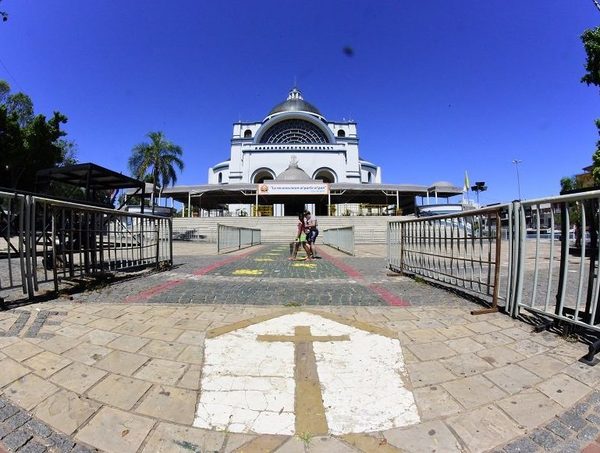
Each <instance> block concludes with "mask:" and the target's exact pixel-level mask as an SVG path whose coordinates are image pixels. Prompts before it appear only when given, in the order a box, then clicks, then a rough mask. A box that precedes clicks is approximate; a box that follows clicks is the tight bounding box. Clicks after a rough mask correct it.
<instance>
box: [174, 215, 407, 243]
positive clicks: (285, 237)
mask: <svg viewBox="0 0 600 453" xmlns="http://www.w3.org/2000/svg"><path fill="white" fill-rule="evenodd" d="M398 218H399V217H385V216H349V217H345V216H343V217H324V216H319V217H318V221H319V231H320V232H321V233H322V232H323V231H324V230H326V229H328V228H339V227H346V226H352V225H354V241H355V243H356V244H382V243H385V242H386V231H387V224H388V222H389V221H393V220H397V219H398ZM297 221H298V219H297V218H296V217H200V218H198V217H192V218H189V217H176V218H173V234H174V237H175V238H176V239H177V237H178V236H179V237H182V238H183V237H185V238H187V239H192V240H194V239H200V240H203V241H207V242H216V241H217V224H222V225H231V226H236V227H243V228H258V229H260V230H261V237H262V242H263V243H282V242H283V243H285V242H290V241H292V240H293V239H294V237H295V235H296V224H297ZM317 242H318V240H317Z"/></svg>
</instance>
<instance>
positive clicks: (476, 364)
mask: <svg viewBox="0 0 600 453" xmlns="http://www.w3.org/2000/svg"><path fill="white" fill-rule="evenodd" d="M441 362H442V363H443V364H444V366H445V367H446V368H448V369H449V370H450V371H452V372H453V373H454V374H455V375H456V376H459V377H461V376H471V375H473V374H477V373H482V372H484V371H488V370H491V369H492V368H493V367H492V366H491V365H490V364H489V363H487V362H486V361H485V360H483V359H482V358H480V357H479V356H477V355H475V354H461V355H457V356H454V357H450V358H449V359H444V360H442V361H441Z"/></svg>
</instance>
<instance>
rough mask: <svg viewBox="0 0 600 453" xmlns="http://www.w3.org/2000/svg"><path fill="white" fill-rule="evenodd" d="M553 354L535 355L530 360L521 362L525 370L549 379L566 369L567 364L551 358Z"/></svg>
mask: <svg viewBox="0 0 600 453" xmlns="http://www.w3.org/2000/svg"><path fill="white" fill-rule="evenodd" d="M551 354H553V353H552V352H549V353H547V354H540V355H534V356H533V357H529V358H528V359H525V360H522V361H521V362H519V365H521V366H522V367H523V368H526V369H528V370H529V371H531V372H533V373H535V374H537V375H538V376H540V377H543V378H549V377H550V376H554V375H555V374H557V373H559V372H561V371H562V370H563V369H564V368H565V362H563V361H562V360H558V359H555V358H554V357H551Z"/></svg>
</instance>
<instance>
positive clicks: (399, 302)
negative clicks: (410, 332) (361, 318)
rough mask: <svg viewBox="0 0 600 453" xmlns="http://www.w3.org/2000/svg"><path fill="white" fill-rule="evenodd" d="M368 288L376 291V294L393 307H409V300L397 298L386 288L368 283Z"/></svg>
mask: <svg viewBox="0 0 600 453" xmlns="http://www.w3.org/2000/svg"><path fill="white" fill-rule="evenodd" d="M368 288H369V289H370V290H372V291H374V292H375V293H377V295H378V296H379V297H381V298H382V299H383V300H385V301H386V302H387V303H388V304H389V305H392V306H394V307H410V302H408V301H406V300H404V299H401V298H399V297H398V296H396V295H395V294H393V293H391V292H389V291H388V290H387V289H385V288H383V287H381V286H379V285H375V284H373V285H369V286H368Z"/></svg>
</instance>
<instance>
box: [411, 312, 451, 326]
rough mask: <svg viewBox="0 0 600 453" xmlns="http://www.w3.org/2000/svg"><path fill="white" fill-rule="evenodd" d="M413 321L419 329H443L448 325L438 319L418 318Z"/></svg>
mask: <svg viewBox="0 0 600 453" xmlns="http://www.w3.org/2000/svg"><path fill="white" fill-rule="evenodd" d="M429 316H430V315H429ZM413 323H414V325H415V326H417V328H419V329H440V328H442V329H443V328H444V327H446V325H445V324H444V323H442V322H440V321H438V320H437V319H417V320H415V321H413Z"/></svg>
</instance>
